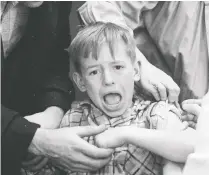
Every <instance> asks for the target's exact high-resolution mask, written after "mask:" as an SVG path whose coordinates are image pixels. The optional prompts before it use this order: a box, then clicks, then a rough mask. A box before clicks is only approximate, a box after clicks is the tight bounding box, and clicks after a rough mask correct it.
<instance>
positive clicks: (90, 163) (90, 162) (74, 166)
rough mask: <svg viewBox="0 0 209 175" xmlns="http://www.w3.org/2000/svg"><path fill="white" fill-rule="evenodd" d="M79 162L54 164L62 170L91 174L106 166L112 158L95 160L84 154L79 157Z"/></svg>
mask: <svg viewBox="0 0 209 175" xmlns="http://www.w3.org/2000/svg"><path fill="white" fill-rule="evenodd" d="M78 157H80V158H79V160H74V161H73V162H69V161H67V162H65V163H64V164H63V162H62V163H60V161H59V162H55V163H54V162H53V161H52V163H53V164H54V165H55V166H57V167H59V168H60V169H62V170H65V171H69V170H70V171H75V172H90V171H96V170H98V169H100V168H102V167H103V166H105V165H106V164H107V163H108V162H109V161H110V160H111V158H112V157H108V158H104V159H94V158H91V157H88V156H85V155H83V154H79V155H78Z"/></svg>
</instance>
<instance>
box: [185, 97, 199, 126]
mask: <svg viewBox="0 0 209 175" xmlns="http://www.w3.org/2000/svg"><path fill="white" fill-rule="evenodd" d="M201 103H202V99H189V100H185V101H183V102H182V108H183V110H184V111H185V113H184V114H183V116H182V120H183V121H186V122H187V123H188V125H189V126H190V127H192V128H194V129H195V128H196V124H197V119H198V116H199V114H200V111H201Z"/></svg>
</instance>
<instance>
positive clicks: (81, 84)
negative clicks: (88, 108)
mask: <svg viewBox="0 0 209 175" xmlns="http://www.w3.org/2000/svg"><path fill="white" fill-rule="evenodd" d="M73 81H74V82H75V84H76V85H77V87H78V88H79V90H80V91H81V92H85V91H86V87H85V84H84V81H83V78H82V77H81V75H80V74H79V73H78V72H74V73H73Z"/></svg>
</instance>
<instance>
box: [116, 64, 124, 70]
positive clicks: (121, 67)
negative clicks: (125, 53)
mask: <svg viewBox="0 0 209 175" xmlns="http://www.w3.org/2000/svg"><path fill="white" fill-rule="evenodd" d="M123 68H124V67H123V66H120V65H116V66H115V69H116V70H120V69H123Z"/></svg>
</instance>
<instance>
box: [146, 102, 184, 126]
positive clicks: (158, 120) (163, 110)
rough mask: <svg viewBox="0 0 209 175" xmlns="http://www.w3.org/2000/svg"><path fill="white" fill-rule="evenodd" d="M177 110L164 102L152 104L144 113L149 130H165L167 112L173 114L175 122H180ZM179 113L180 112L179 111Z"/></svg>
mask: <svg viewBox="0 0 209 175" xmlns="http://www.w3.org/2000/svg"><path fill="white" fill-rule="evenodd" d="M177 111H178V109H177V108H176V107H175V105H173V104H168V103H166V102H164V101H160V102H155V103H152V104H151V105H150V106H149V107H148V108H147V110H146V111H145V115H146V119H147V121H148V123H149V127H150V129H165V128H166V127H167V124H168V117H169V115H168V112H172V113H174V116H176V118H177V120H180V121H181V118H180V116H179V114H178V113H177ZM179 113H180V111H179Z"/></svg>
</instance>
